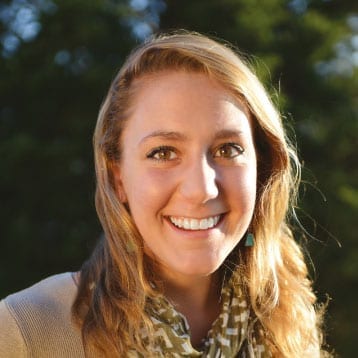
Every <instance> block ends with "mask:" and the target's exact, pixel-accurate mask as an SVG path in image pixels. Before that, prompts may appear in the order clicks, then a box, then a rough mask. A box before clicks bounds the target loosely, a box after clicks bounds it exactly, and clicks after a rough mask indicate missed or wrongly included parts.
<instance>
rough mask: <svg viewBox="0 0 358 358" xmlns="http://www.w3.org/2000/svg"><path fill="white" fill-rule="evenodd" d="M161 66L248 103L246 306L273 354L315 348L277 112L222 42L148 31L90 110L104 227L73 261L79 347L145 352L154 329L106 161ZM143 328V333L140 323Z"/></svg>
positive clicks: (142, 265) (135, 245)
mask: <svg viewBox="0 0 358 358" xmlns="http://www.w3.org/2000/svg"><path fill="white" fill-rule="evenodd" d="M161 71H186V72H189V73H190V72H194V73H201V74H204V75H205V76H208V77H209V78H211V79H213V80H215V81H217V82H218V83H219V84H221V85H222V86H223V87H224V88H225V89H226V90H228V91H229V92H230V93H231V94H232V95H233V96H235V97H236V98H237V99H238V100H239V101H240V102H241V103H243V105H244V106H246V108H247V110H248V111H249V112H250V116H251V119H252V123H253V135H254V142H255V148H256V152H257V158H258V160H257V171H258V179H257V199H256V205H255V211H254V216H253V219H252V222H251V225H250V230H252V231H253V233H254V236H255V245H254V246H253V247H251V248H244V247H241V246H240V245H238V247H237V248H236V250H239V254H238V255H236V257H238V258H239V261H240V262H237V264H238V265H240V269H241V272H242V279H243V284H244V286H245V287H246V292H247V294H248V299H249V301H250V304H251V307H252V311H253V314H254V315H255V316H256V317H257V319H258V321H259V322H260V327H262V329H263V331H264V339H265V343H266V345H267V346H268V347H269V349H270V350H271V353H272V354H273V356H277V357H279V356H285V357H305V356H306V357H307V356H310V357H315V356H319V355H320V350H321V349H320V346H321V332H320V314H319V313H317V312H316V310H315V301H316V297H315V295H314V294H313V292H312V287H311V282H310V280H309V279H308V272H307V267H306V264H305V262H304V257H303V254H302V250H301V248H300V247H299V245H298V244H297V243H296V242H295V240H294V238H293V235H292V233H291V230H290V229H289V226H288V224H287V221H288V217H289V216H290V215H291V214H292V210H293V209H292V208H293V207H294V206H295V198H296V193H297V186H298V183H299V179H300V165H299V161H298V159H297V156H296V153H295V149H294V147H293V146H292V145H291V144H290V142H289V141H288V139H287V138H286V135H285V131H284V129H283V125H282V121H281V118H280V115H279V113H278V112H277V110H276V109H275V107H274V105H273V104H272V102H271V100H270V98H269V96H268V94H267V93H266V91H265V89H264V87H263V86H262V85H261V83H260V81H259V80H258V79H257V77H256V76H255V75H254V73H253V71H252V70H250V69H249V67H248V65H246V64H245V61H244V60H243V59H241V58H240V56H239V55H238V54H237V53H236V52H235V51H234V50H233V49H231V48H230V47H229V46H228V45H226V44H222V43H219V42H217V41H214V40H212V39H209V38H207V37H205V36H203V35H200V34H197V33H187V32H178V33H174V34H169V35H160V36H156V37H153V38H151V39H150V40H148V41H147V42H146V43H144V44H142V45H141V46H139V47H138V48H137V49H135V50H134V51H133V52H132V53H131V54H130V56H129V57H128V58H127V60H126V61H125V63H124V65H123V66H122V68H121V70H120V71H119V73H118V75H117V76H116V77H115V79H114V81H113V83H112V85H111V87H110V89H109V92H108V94H107V97H106V99H105V101H104V103H103V105H102V108H101V110H100V112H99V116H98V120H97V125H96V129H95V133H94V154H95V166H96V175H97V189H96V208H97V213H98V216H99V218H100V221H101V223H102V226H103V230H104V238H103V239H102V240H101V241H100V243H99V245H98V247H97V248H96V250H95V252H94V254H93V256H92V257H91V258H90V260H89V261H87V262H86V263H85V264H84V266H83V267H82V270H81V275H80V284H79V291H78V295H77V298H76V301H75V303H74V306H73V314H74V318H75V319H76V321H77V322H78V324H79V325H80V327H81V330H82V335H83V341H84V344H85V347H86V349H87V351H90V350H92V349H93V350H95V351H97V352H101V354H102V355H104V356H106V355H107V356H113V355H114V354H117V355H119V356H123V355H124V354H125V352H127V351H128V350H129V349H136V350H137V351H139V352H144V353H145V352H148V350H149V348H148V347H150V346H151V343H152V340H151V338H150V337H151V336H152V334H151V332H152V330H153V327H152V324H151V321H150V317H149V316H148V314H147V313H146V309H145V306H146V299H147V298H148V297H155V296H156V295H159V293H158V292H155V291H154V290H153V288H152V286H151V282H153V281H154V282H155V280H156V277H155V268H153V267H151V265H153V263H151V262H150V260H149V259H148V258H146V256H145V255H144V252H143V242H142V238H141V236H140V234H139V232H138V230H137V229H136V226H135V224H134V222H133V220H132V218H131V216H130V214H129V212H128V208H127V207H126V205H125V204H122V203H121V200H120V198H118V195H117V192H116V189H115V184H114V178H113V166H114V165H115V164H116V163H117V162H118V161H120V159H121V143H120V138H121V133H122V131H123V128H124V127H125V124H126V121H127V119H128V117H129V114H130V110H131V108H132V106H133V102H134V100H133V97H134V95H135V93H136V88H137V84H138V82H140V79H141V78H142V77H143V76H145V75H155V74H156V73H159V72H161ZM143 330H145V331H146V332H147V333H148V334H147V337H148V341H146V342H143V340H142V339H141V335H140V332H143Z"/></svg>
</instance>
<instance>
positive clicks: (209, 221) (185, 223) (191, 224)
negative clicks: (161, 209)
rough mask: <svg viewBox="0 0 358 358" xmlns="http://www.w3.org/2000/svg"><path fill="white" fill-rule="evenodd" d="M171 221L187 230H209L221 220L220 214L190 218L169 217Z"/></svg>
mask: <svg viewBox="0 0 358 358" xmlns="http://www.w3.org/2000/svg"><path fill="white" fill-rule="evenodd" d="M169 219H170V221H171V222H172V223H173V224H174V225H175V226H177V227H179V228H181V229H185V230H207V229H211V228H212V227H214V226H215V225H216V224H217V223H218V222H219V220H220V215H216V216H211V217H209V218H205V219H189V218H180V217H172V216H170V217H169Z"/></svg>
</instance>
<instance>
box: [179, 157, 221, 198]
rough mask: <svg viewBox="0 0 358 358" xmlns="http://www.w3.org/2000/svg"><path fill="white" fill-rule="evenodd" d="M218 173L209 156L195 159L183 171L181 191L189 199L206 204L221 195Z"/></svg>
mask: <svg viewBox="0 0 358 358" xmlns="http://www.w3.org/2000/svg"><path fill="white" fill-rule="evenodd" d="M217 181H218V173H217V170H216V169H215V167H214V166H213V165H211V164H210V162H209V161H208V158H206V157H203V158H201V160H196V161H194V162H193V163H192V164H191V165H188V167H187V168H186V170H184V171H183V173H182V181H181V185H180V193H181V195H182V196H183V197H185V198H186V199H187V200H188V201H191V202H193V203H196V204H204V203H206V202H207V201H209V200H211V199H214V198H216V197H217V196H218V195H219V187H218V183H217Z"/></svg>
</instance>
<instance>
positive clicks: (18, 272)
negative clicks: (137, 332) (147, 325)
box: [0, 0, 135, 297]
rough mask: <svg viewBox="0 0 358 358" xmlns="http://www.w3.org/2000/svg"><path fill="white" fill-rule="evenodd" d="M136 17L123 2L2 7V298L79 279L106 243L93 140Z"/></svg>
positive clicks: (67, 0) (19, 1)
mask: <svg viewBox="0 0 358 358" xmlns="http://www.w3.org/2000/svg"><path fill="white" fill-rule="evenodd" d="M132 15H133V16H134V12H133V10H132V9H131V8H130V7H129V5H128V4H127V2H126V1H110V0H106V1H102V0H101V1H100V0H91V1H86V0H61V1H56V2H55V1H46V0H42V1H36V2H33V1H25V0H14V1H8V2H7V4H5V3H2V4H1V7H0V21H1V27H0V31H1V33H0V40H1V45H2V48H1V51H2V56H1V57H0V77H1V82H0V98H1V107H0V108H1V109H0V157H1V161H0V173H1V175H0V188H1V189H0V190H1V193H0V200H1V206H0V217H1V222H2V224H1V226H0V231H1V233H0V237H1V241H0V265H1V268H0V296H1V297H3V296H4V295H5V294H6V293H9V292H12V291H15V290H18V289H20V288H24V287H26V286H28V285H29V284H30V283H32V282H35V281H37V280H39V279H40V278H42V277H44V276H46V275H48V274H50V273H54V272H61V271H63V270H64V269H66V270H71V269H72V270H75V269H77V268H78V267H79V265H80V264H81V262H82V261H83V259H84V258H85V257H86V256H87V255H88V252H89V251H90V248H91V246H92V244H93V242H94V240H95V239H96V238H97V236H98V234H99V233H100V227H99V223H98V221H97V218H96V215H95V210H94V205H93V195H94V170H93V169H94V168H93V165H92V162H93V160H92V147H91V137H92V132H93V129H94V125H95V121H96V115H97V112H98V109H99V106H100V103H101V100H102V98H103V97H104V95H105V91H106V90H107V88H108V86H109V83H110V81H111V78H112V77H113V76H114V73H115V70H116V69H118V68H119V67H120V65H121V63H122V61H123V59H124V57H125V56H126V55H127V54H128V52H129V51H130V49H131V48H132V47H133V45H134V44H135V41H134V38H133V37H132V36H131V31H130V28H129V27H128V25H127V20H128V19H130V18H131V16H132Z"/></svg>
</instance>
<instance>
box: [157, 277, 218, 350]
mask: <svg viewBox="0 0 358 358" xmlns="http://www.w3.org/2000/svg"><path fill="white" fill-rule="evenodd" d="M163 281H164V282H163V283H164V295H165V296H166V298H167V299H168V300H169V301H170V302H171V303H172V304H173V306H174V307H175V309H176V310H177V311H178V312H180V313H182V314H183V315H184V316H185V317H186V319H187V321H188V323H189V327H190V331H191V341H192V344H193V346H194V347H198V346H200V343H201V341H202V339H203V338H205V337H206V336H207V333H208V331H209V330H210V328H211V326H212V323H213V321H214V320H215V319H216V318H217V317H218V315H219V312H220V308H221V304H220V293H221V284H220V282H221V277H220V274H219V273H218V272H217V273H214V274H212V275H209V276H199V277H192V276H190V277H187V276H185V277H180V276H175V277H173V276H170V277H169V276H168V275H166V276H164V277H163Z"/></svg>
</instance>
